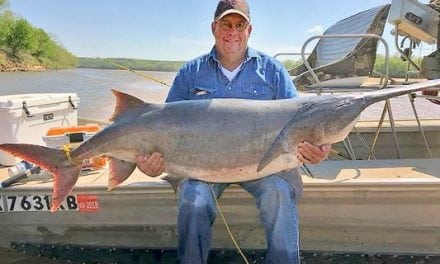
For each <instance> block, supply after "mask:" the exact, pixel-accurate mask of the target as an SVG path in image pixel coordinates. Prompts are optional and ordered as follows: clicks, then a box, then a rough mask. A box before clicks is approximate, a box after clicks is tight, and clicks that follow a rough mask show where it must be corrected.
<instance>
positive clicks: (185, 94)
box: [165, 65, 189, 103]
mask: <svg viewBox="0 0 440 264" xmlns="http://www.w3.org/2000/svg"><path fill="white" fill-rule="evenodd" d="M187 67H188V66H187V65H185V66H183V67H182V68H181V69H180V70H179V71H178V72H177V75H176V78H175V79H174V82H173V85H172V86H171V88H170V90H169V92H168V96H167V99H166V100H165V102H167V103H169V102H176V101H183V100H189V76H188V70H187Z"/></svg>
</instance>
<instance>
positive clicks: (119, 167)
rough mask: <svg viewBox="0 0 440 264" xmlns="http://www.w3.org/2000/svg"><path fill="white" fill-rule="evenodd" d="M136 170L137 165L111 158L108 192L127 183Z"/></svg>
mask: <svg viewBox="0 0 440 264" xmlns="http://www.w3.org/2000/svg"><path fill="white" fill-rule="evenodd" d="M135 168H136V163H131V162H128V161H124V160H120V159H116V158H110V161H109V179H108V187H107V191H111V190H113V189H114V188H115V187H116V186H118V185H119V184H121V183H122V182H123V181H125V180H126V179H127V178H128V177H129V176H130V175H131V173H133V171H134V169H135Z"/></svg>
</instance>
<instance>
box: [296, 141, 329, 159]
mask: <svg viewBox="0 0 440 264" xmlns="http://www.w3.org/2000/svg"><path fill="white" fill-rule="evenodd" d="M331 149H332V146H331V145H330V144H326V145H321V146H315V145H312V144H310V143H309V142H302V143H299V144H298V155H297V157H298V160H299V161H300V162H302V163H311V164H318V163H319V162H321V161H322V160H324V159H326V158H327V156H328V154H329V153H330V151H331Z"/></svg>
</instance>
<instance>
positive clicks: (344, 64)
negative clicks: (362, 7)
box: [289, 5, 390, 91]
mask: <svg viewBox="0 0 440 264" xmlns="http://www.w3.org/2000/svg"><path fill="white" fill-rule="evenodd" d="M389 8H390V5H381V6H377V7H375V8H371V9H368V10H366V11H363V12H360V13H358V14H355V15H353V16H350V17H348V18H345V19H343V20H340V21H338V22H337V23H336V24H334V25H333V26H331V27H330V28H328V29H327V30H326V31H325V32H324V36H325V35H339V34H376V35H379V36H381V35H382V33H383V30H384V27H385V23H386V18H387V15H388V12H389ZM377 41H378V40H377V39H372V38H322V39H320V40H319V41H318V43H317V44H316V46H315V48H314V50H313V51H312V53H311V54H310V56H309V57H308V58H307V61H308V63H309V64H310V66H311V67H312V68H313V69H314V72H315V73H316V75H317V76H318V79H319V80H320V81H321V82H325V81H329V80H335V79H341V78H351V79H356V78H359V77H365V79H366V78H368V76H369V75H370V73H371V71H372V70H373V67H374V63H375V60H376V49H377ZM289 74H290V75H291V76H295V77H294V79H293V80H294V83H295V85H296V87H297V89H298V90H303V91H304V90H307V89H309V88H310V87H311V85H312V84H314V83H315V81H314V80H313V77H312V75H311V74H310V73H309V72H308V71H307V68H306V66H305V65H304V64H302V65H300V66H298V67H296V68H293V69H291V70H289ZM323 85H325V83H323ZM329 85H335V86H338V87H341V83H339V82H334V83H333V84H331V82H330V84H329Z"/></svg>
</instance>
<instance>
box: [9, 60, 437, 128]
mask: <svg viewBox="0 0 440 264" xmlns="http://www.w3.org/2000/svg"><path fill="white" fill-rule="evenodd" d="M142 74H144V75H147V76H150V77H152V78H154V79H156V80H160V81H162V82H165V83H168V84H171V83H172V81H173V80H174V78H175V76H176V73H175V72H152V71H149V72H142ZM110 89H117V90H120V91H123V92H127V93H129V94H132V95H135V96H137V97H139V98H141V99H143V100H145V101H148V102H153V103H155V102H163V101H164V100H165V97H166V94H167V92H168V89H169V87H168V86H166V85H163V84H161V83H159V82H156V81H153V80H150V79H147V78H144V77H142V76H139V75H137V74H134V73H131V72H128V71H115V70H96V69H71V70H61V71H45V72H11V73H0V95H9V94H18V93H37V92H38V93H40V92H41V93H56V92H69V93H72V92H74V93H77V94H78V96H79V98H80V106H79V109H78V116H80V117H87V118H92V119H99V120H108V118H109V117H110V115H111V113H112V112H113V107H114V103H115V101H114V97H113V95H112V93H111V91H110ZM391 105H392V110H393V115H394V118H395V119H397V120H407V119H414V114H413V112H412V108H411V105H410V103H409V99H408V96H401V97H399V98H394V99H392V101H391ZM416 108H417V111H418V114H419V116H420V117H421V118H422V119H436V118H440V106H439V105H435V104H433V103H431V102H429V101H427V100H425V99H416ZM382 110H383V102H382V103H377V104H375V105H373V106H370V107H369V108H367V110H366V111H364V112H363V113H362V115H361V120H378V119H379V117H380V114H381V112H382Z"/></svg>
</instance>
